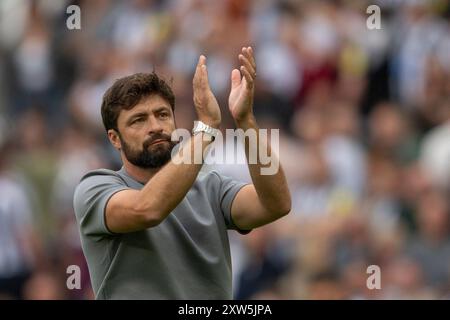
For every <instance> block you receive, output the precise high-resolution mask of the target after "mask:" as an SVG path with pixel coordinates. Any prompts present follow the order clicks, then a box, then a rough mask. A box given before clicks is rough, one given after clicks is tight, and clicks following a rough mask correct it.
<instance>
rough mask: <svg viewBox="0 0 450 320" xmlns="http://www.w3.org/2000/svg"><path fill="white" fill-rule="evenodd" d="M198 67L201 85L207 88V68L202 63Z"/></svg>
mask: <svg viewBox="0 0 450 320" xmlns="http://www.w3.org/2000/svg"><path fill="white" fill-rule="evenodd" d="M200 68H201V82H202V87H204V88H207V89H209V79H208V68H207V67H206V64H203V65H202V66H201V67H200Z"/></svg>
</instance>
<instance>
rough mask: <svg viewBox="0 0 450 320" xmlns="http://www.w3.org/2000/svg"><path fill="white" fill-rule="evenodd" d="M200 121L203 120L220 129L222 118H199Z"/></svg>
mask: <svg viewBox="0 0 450 320" xmlns="http://www.w3.org/2000/svg"><path fill="white" fill-rule="evenodd" d="M198 121H201V122H203V123H204V124H206V125H208V126H210V127H212V128H214V129H219V128H220V120H219V121H217V120H211V119H202V118H199V119H198Z"/></svg>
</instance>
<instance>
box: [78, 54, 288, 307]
mask: <svg viewBox="0 0 450 320" xmlns="http://www.w3.org/2000/svg"><path fill="white" fill-rule="evenodd" d="M239 61H240V62H241V68H240V70H241V72H242V75H243V76H241V73H240V72H239V70H237V69H235V70H233V71H232V73H231V92H230V97H229V109H230V112H231V114H232V116H233V118H234V120H235V122H236V125H237V127H238V128H241V129H243V130H248V129H252V130H255V131H257V130H258V127H257V124H256V121H255V118H254V116H253V111H252V103H253V92H254V80H255V76H256V64H255V60H254V57H253V50H252V49H251V48H250V47H248V48H243V49H242V53H241V54H240V55H239ZM193 89H194V106H195V109H196V112H197V116H198V120H199V121H200V122H197V123H196V126H195V128H194V130H193V135H192V136H191V137H190V138H189V139H188V141H183V145H182V146H181V147H180V149H179V150H178V151H177V152H173V153H174V155H173V156H171V154H172V149H173V147H174V145H175V143H174V142H172V141H171V133H172V132H173V131H174V130H175V129H176V128H175V119H174V112H173V111H174V105H175V98H174V96H173V93H172V91H171V89H170V87H169V86H168V85H167V84H166V83H165V82H164V81H163V80H161V79H159V78H158V76H157V75H156V74H154V73H153V74H136V75H132V76H129V77H125V78H122V79H119V80H117V81H116V82H115V83H114V85H113V86H112V87H111V88H109V89H108V91H107V92H106V93H105V95H104V97H103V103H102V118H103V122H104V125H105V128H106V130H107V133H108V138H109V140H110V142H111V143H112V144H113V146H114V147H115V148H116V149H117V150H119V151H120V155H121V158H122V161H123V167H122V168H121V169H120V170H119V171H117V172H115V171H110V170H105V169H102V170H96V171H93V172H90V173H88V174H86V175H85V176H84V177H83V178H82V180H81V182H80V184H79V185H78V187H77V189H76V191H75V195H74V208H75V213H76V217H77V221H78V223H79V227H80V234H81V240H82V245H83V250H84V253H85V256H86V258H87V262H88V266H89V270H90V276H91V281H92V286H93V289H94V291H95V295H96V298H97V299H231V298H232V287H231V258H230V252H229V251H230V249H229V243H228V236H227V229H235V230H237V231H239V232H241V233H246V232H249V230H251V229H253V228H256V227H259V226H262V225H264V224H267V223H269V222H271V221H274V220H276V219H278V218H280V217H282V216H284V215H286V214H287V213H288V212H289V211H290V208H291V198H290V194H289V189H288V187H287V183H286V179H285V177H284V173H283V171H282V169H281V167H280V168H279V170H278V171H277V172H276V173H275V174H273V175H261V174H260V169H261V168H262V167H263V166H262V165H261V164H260V163H259V161H258V163H256V164H250V165H249V170H250V174H251V177H252V182H253V184H245V183H240V182H237V181H233V180H232V179H230V178H228V177H225V176H222V175H220V174H218V173H217V172H215V171H210V172H207V173H205V172H200V169H201V167H202V163H196V162H195V161H192V162H181V161H179V160H180V157H181V154H183V153H184V154H187V151H189V150H191V151H194V149H195V148H194V146H196V145H199V146H201V151H202V152H203V151H205V150H206V149H207V147H208V145H210V144H211V141H212V140H213V136H214V135H215V134H216V133H217V131H216V130H217V128H219V126H220V124H221V112H220V108H219V105H218V104H217V101H216V99H215V97H214V95H213V94H212V92H211V90H210V87H209V84H208V74H207V68H206V58H205V57H204V56H200V58H199V61H198V65H197V68H196V71H195V75H194V79H193ZM262 145H263V146H264V148H267V150H266V151H270V145H269V144H268V143H262ZM256 148H258V146H257V145H252V144H250V143H249V142H248V141H246V153H247V158H248V154H249V152H255V150H256ZM175 150H176V149H175ZM192 154H193V153H192Z"/></svg>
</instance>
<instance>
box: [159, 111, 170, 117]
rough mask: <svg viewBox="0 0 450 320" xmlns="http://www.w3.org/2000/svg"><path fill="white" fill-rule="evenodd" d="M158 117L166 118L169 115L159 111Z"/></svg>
mask: <svg viewBox="0 0 450 320" xmlns="http://www.w3.org/2000/svg"><path fill="white" fill-rule="evenodd" d="M159 117H160V118H162V119H166V118H168V117H169V114H168V113H167V112H161V113H160V114H159Z"/></svg>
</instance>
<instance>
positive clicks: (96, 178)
mask: <svg viewBox="0 0 450 320" xmlns="http://www.w3.org/2000/svg"><path fill="white" fill-rule="evenodd" d="M120 186H126V183H125V180H124V179H123V178H122V176H121V175H120V174H119V173H118V172H116V171H113V170H109V169H96V170H92V171H89V172H88V173H86V174H85V175H84V176H83V177H82V178H81V179H80V182H79V183H78V185H77V187H76V189H75V194H74V198H77V197H82V196H83V195H89V194H96V193H98V192H100V191H102V190H105V189H111V188H116V187H120Z"/></svg>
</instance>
